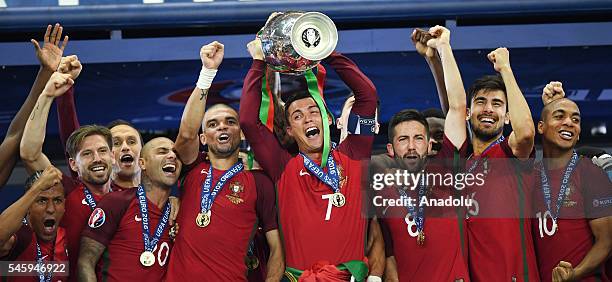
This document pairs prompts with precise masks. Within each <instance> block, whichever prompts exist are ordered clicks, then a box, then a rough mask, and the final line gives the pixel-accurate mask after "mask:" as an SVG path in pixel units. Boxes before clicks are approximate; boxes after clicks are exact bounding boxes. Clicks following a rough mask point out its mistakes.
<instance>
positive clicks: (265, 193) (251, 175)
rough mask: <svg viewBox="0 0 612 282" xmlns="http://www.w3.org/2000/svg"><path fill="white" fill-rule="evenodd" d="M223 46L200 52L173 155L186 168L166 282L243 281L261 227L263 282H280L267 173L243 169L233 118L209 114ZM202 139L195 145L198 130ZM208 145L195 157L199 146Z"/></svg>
mask: <svg viewBox="0 0 612 282" xmlns="http://www.w3.org/2000/svg"><path fill="white" fill-rule="evenodd" d="M223 54H224V47H223V45H222V44H221V43H219V42H216V41H215V42H212V43H210V44H208V45H205V46H203V47H202V48H201V49H200V58H201V60H202V71H201V72H200V78H199V79H198V82H197V83H196V88H195V89H194V90H193V92H192V93H191V96H190V97H189V99H188V101H187V104H186V105H185V110H184V112H183V117H182V119H181V126H180V129H179V134H178V137H177V140H176V145H175V150H176V152H177V154H178V156H179V158H180V159H181V161H182V162H183V163H184V164H185V166H186V168H185V169H184V172H183V173H184V178H183V180H181V183H180V188H179V190H180V192H181V205H182V206H181V209H180V212H179V215H178V218H177V225H179V226H180V231H179V232H178V235H177V236H176V240H175V243H174V249H173V251H172V253H171V254H170V261H169V266H168V272H167V275H166V281H188V280H191V279H193V277H201V279H206V280H210V281H246V279H247V276H246V274H247V269H246V265H245V263H244V258H245V257H246V255H247V250H248V247H249V241H250V237H251V234H252V233H253V231H254V229H255V228H256V227H257V224H259V225H260V226H262V232H264V233H265V236H266V239H267V242H268V246H269V247H270V256H269V258H268V260H267V272H266V273H267V278H266V280H267V281H278V280H280V278H281V276H282V273H283V271H284V269H285V267H284V261H283V254H282V249H281V243H280V237H279V233H278V230H277V228H278V227H277V221H276V204H275V199H276V197H275V194H274V186H273V184H272V182H271V181H270V179H269V178H267V176H265V174H263V173H261V172H257V171H247V170H244V169H243V168H244V165H243V164H242V162H241V161H240V160H239V159H238V153H239V147H240V124H239V123H238V113H236V111H235V110H234V109H232V108H231V107H229V106H227V105H223V104H218V105H214V106H212V107H210V108H209V109H207V110H206V112H204V109H205V107H206V97H207V94H208V90H209V89H210V85H211V83H212V80H213V78H214V77H215V75H216V73H217V69H218V67H219V65H220V64H221V61H222V59H223ZM200 126H201V127H202V134H201V135H200V136H199V138H198V130H199V129H200ZM200 143H201V144H205V145H207V146H208V153H202V154H201V153H200V150H199V146H200Z"/></svg>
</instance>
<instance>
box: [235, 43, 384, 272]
mask: <svg viewBox="0 0 612 282" xmlns="http://www.w3.org/2000/svg"><path fill="white" fill-rule="evenodd" d="M325 62H326V63H328V64H330V65H331V66H332V67H333V68H334V70H335V71H336V73H337V74H338V75H339V76H340V78H341V79H342V80H343V81H344V82H345V83H346V84H347V85H348V86H349V88H351V89H352V90H353V92H354V93H355V104H354V105H353V108H352V112H353V113H354V114H357V115H359V116H362V117H372V116H374V113H375V111H376V101H377V96H376V89H375V88H374V85H373V84H372V82H371V81H370V80H369V79H368V78H367V77H366V76H365V75H364V74H363V73H362V72H361V71H360V70H359V68H358V67H357V66H356V65H355V63H353V62H352V61H351V60H349V59H348V58H347V57H345V56H343V55H341V54H339V53H337V52H334V53H332V54H331V55H330V56H329V57H328V58H327V59H326V60H325ZM264 69H265V63H264V62H263V61H259V60H254V61H253V65H252V67H251V69H250V70H249V73H248V74H247V76H246V78H245V81H244V87H243V94H242V97H241V101H240V117H241V119H240V124H241V127H242V130H243V132H244V134H245V136H246V138H247V140H249V143H250V144H251V146H252V148H253V150H254V152H255V159H257V161H258V162H259V164H261V166H262V167H263V168H264V170H265V171H266V173H267V174H268V175H270V177H271V178H272V180H273V181H274V182H275V184H276V187H277V191H278V207H279V221H280V226H281V227H282V228H281V232H282V237H283V244H284V250H285V256H286V264H287V266H288V267H292V268H297V269H300V270H305V269H309V268H311V267H312V266H313V265H315V264H317V262H320V261H326V262H328V263H330V264H340V263H344V262H347V261H351V260H362V259H363V257H364V248H365V239H366V236H365V234H366V227H367V218H366V217H367V215H365V214H364V213H363V212H362V207H363V205H364V197H363V195H362V194H363V193H362V192H363V191H362V189H361V180H362V179H361V176H362V168H363V165H362V162H361V160H364V159H369V158H370V152H371V148H372V142H373V139H374V138H373V136H364V135H349V136H348V137H347V138H346V140H345V141H344V142H343V143H341V144H340V145H339V146H338V148H337V149H334V150H332V151H331V153H330V154H331V155H332V156H333V158H334V160H335V162H336V165H337V167H338V168H339V174H340V192H341V193H342V194H344V196H345V198H346V204H345V205H344V206H342V207H340V208H337V207H334V206H332V204H331V202H330V200H331V199H326V198H323V197H324V196H325V197H329V196H331V194H332V193H333V192H332V190H331V189H330V187H329V186H327V185H326V184H324V183H323V182H322V181H321V180H319V179H318V178H317V177H316V176H314V175H313V174H312V173H311V172H309V171H308V170H307V169H306V168H305V166H304V161H303V157H302V156H301V155H297V156H291V155H290V154H289V153H288V152H287V150H285V149H284V148H283V147H282V146H281V145H280V143H279V142H278V140H277V139H276V137H275V135H274V134H273V133H272V132H270V131H269V130H268V129H267V128H266V127H265V125H264V124H262V123H261V121H260V120H259V116H258V113H259V105H260V104H261V85H262V77H263V75H264ZM317 164H319V163H317ZM324 171H327V168H325V169H324Z"/></svg>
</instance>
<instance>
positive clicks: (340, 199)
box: [332, 192, 346, 208]
mask: <svg viewBox="0 0 612 282" xmlns="http://www.w3.org/2000/svg"><path fill="white" fill-rule="evenodd" d="M344 204H346V198H345V197H344V195H343V194H342V193H340V192H337V193H334V194H333V195H332V205H334V206H335V207H337V208H341V207H343V206H344Z"/></svg>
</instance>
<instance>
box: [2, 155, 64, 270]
mask: <svg viewBox="0 0 612 282" xmlns="http://www.w3.org/2000/svg"><path fill="white" fill-rule="evenodd" d="M61 180H62V173H61V171H60V170H59V169H57V168H55V167H53V166H49V167H47V168H46V169H45V171H38V172H36V173H34V174H33V175H32V176H30V177H29V178H28V181H26V187H25V194H24V195H23V196H21V198H20V199H18V200H17V201H16V202H15V203H13V204H12V205H11V206H10V207H8V208H7V209H6V210H4V211H3V212H2V214H1V215H0V261H20V262H31V263H35V262H39V261H40V262H41V263H48V262H51V261H53V262H65V261H68V252H67V251H66V232H65V231H64V229H63V228H61V227H58V225H59V222H60V221H61V220H62V216H63V215H64V191H63V188H62V184H61ZM58 270H59V268H58ZM66 274H67V273H64V275H66ZM0 275H2V276H5V275H7V273H0ZM41 275H42V277H41ZM54 276H55V277H54ZM7 278H8V279H7ZM41 278H42V279H49V280H48V281H61V279H62V278H63V277H59V275H57V274H56V275H53V274H52V273H48V274H46V275H45V274H44V273H42V272H39V273H38V274H37V275H35V276H34V275H33V276H10V277H4V278H3V281H43V280H42V279H41Z"/></svg>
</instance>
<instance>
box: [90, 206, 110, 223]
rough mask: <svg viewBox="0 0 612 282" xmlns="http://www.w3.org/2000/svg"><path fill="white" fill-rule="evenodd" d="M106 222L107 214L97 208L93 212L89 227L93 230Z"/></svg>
mask: <svg viewBox="0 0 612 282" xmlns="http://www.w3.org/2000/svg"><path fill="white" fill-rule="evenodd" d="M105 221H106V214H105V213H104V210H103V209H101V208H96V209H94V210H93V211H92V212H91V215H90V216H89V220H88V221H87V225H89V227H91V228H98V227H100V226H102V224H104V222H105Z"/></svg>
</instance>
